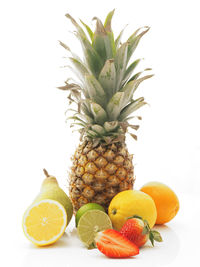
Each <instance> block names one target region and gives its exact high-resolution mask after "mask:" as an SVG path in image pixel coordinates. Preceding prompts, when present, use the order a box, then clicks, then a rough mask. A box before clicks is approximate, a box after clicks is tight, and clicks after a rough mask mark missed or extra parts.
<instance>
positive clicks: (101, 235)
mask: <svg viewBox="0 0 200 267" xmlns="http://www.w3.org/2000/svg"><path fill="white" fill-rule="evenodd" d="M95 241H96V246H97V248H98V249H99V250H100V251H101V252H102V253H103V254H104V255H106V256H107V257H110V258H127V257H131V256H135V255H137V254H139V248H138V247H137V246H136V245H135V244H133V243H132V242H131V241H129V240H128V239H127V238H126V237H124V236H123V235H121V234H120V233H119V232H117V231H116V230H113V229H107V230H104V231H102V232H98V233H97V235H96V238H95Z"/></svg>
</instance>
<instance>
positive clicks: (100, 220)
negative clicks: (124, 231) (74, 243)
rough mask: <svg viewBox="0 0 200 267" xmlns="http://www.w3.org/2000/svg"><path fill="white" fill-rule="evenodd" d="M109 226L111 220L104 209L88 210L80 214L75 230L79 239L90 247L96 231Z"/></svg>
mask: <svg viewBox="0 0 200 267" xmlns="http://www.w3.org/2000/svg"><path fill="white" fill-rule="evenodd" d="M111 228H112V222H111V220H110V218H109V216H108V215H107V214H106V213H105V212H104V211H101V210H88V211H86V212H85V213H84V214H83V215H82V216H81V218H80V220H79V223H78V227H77V230H78V235H79V238H80V240H81V241H82V242H83V243H84V244H85V245H86V246H87V247H88V248H91V247H92V246H93V247H94V239H95V236H96V234H97V232H100V231H103V230H106V229H111Z"/></svg>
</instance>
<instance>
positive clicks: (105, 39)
mask: <svg viewBox="0 0 200 267" xmlns="http://www.w3.org/2000/svg"><path fill="white" fill-rule="evenodd" d="M114 11H115V10H112V11H111V12H109V13H108V15H107V17H106V19H105V22H104V23H102V21H101V20H100V19H99V18H97V17H94V18H93V20H94V21H95V22H96V28H95V31H94V32H93V31H92V29H91V28H90V27H89V26H88V25H87V24H86V23H85V22H83V21H82V20H80V23H81V24H79V23H78V22H77V21H76V20H75V19H74V18H73V17H72V16H71V15H69V14H66V17H67V18H68V19H69V20H70V21H71V22H72V24H73V25H74V27H75V29H76V30H75V36H76V37H77V38H78V40H79V41H80V43H81V46H82V49H83V55H84V57H83V59H81V58H80V57H79V56H77V55H76V54H75V53H73V52H72V51H71V50H70V48H69V47H68V46H67V45H66V44H64V43H63V42H60V45H61V46H62V47H63V48H65V49H66V50H67V52H68V53H69V54H70V56H69V58H68V59H69V61H70V62H71V65H72V66H71V65H70V69H71V70H72V71H73V72H74V73H75V75H76V76H77V78H78V79H79V82H78V83H77V84H76V83H74V82H73V83H69V81H68V80H67V81H66V82H65V85H64V86H61V87H58V88H59V89H61V90H67V91H69V96H68V98H69V101H70V103H75V104H76V105H77V107H78V108H77V111H76V112H75V111H72V112H73V115H72V116H70V117H68V119H72V120H74V122H73V123H72V126H74V125H78V126H80V129H79V131H80V133H81V136H85V137H86V138H87V139H93V140H94V139H95V140H97V141H98V140H99V142H102V141H103V142H105V143H112V142H118V141H121V140H124V139H125V133H126V132H128V129H133V130H137V129H138V128H139V127H138V125H132V124H129V123H128V120H130V119H133V118H134V119H141V117H139V116H131V114H132V113H133V112H135V111H136V110H137V109H139V108H140V107H142V106H143V105H145V104H146V102H145V101H144V98H143V97H140V98H138V99H135V98H134V93H135V91H136V89H137V88H138V86H139V85H140V83H141V82H143V81H144V80H146V79H149V78H151V77H152V76H153V75H151V74H149V75H145V76H142V77H141V75H142V74H143V73H144V72H147V71H150V70H151V69H150V68H147V69H145V70H144V71H140V72H137V73H135V69H136V67H137V66H138V64H139V63H140V62H141V59H136V60H134V61H133V62H132V63H129V61H130V59H131V56H132V54H133V53H134V51H135V49H136V48H137V46H138V44H139V42H140V39H141V38H142V36H143V35H145V34H146V33H147V32H148V31H149V27H147V26H145V27H143V28H139V29H137V30H136V31H135V32H134V33H133V34H132V35H131V36H130V37H129V38H128V40H127V41H126V42H124V43H121V37H122V34H123V31H124V29H123V30H122V31H121V32H120V33H119V35H118V36H117V38H115V37H114V33H113V31H112V27H111V24H112V17H113V15H114ZM130 134H131V136H132V137H133V138H134V139H137V136H136V135H135V134H133V133H130Z"/></svg>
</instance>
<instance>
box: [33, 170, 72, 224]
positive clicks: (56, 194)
mask: <svg viewBox="0 0 200 267" xmlns="http://www.w3.org/2000/svg"><path fill="white" fill-rule="evenodd" d="M43 171H44V174H45V175H46V178H45V179H44V181H43V183H42V186H41V189H40V193H39V195H38V196H37V197H36V199H35V200H34V203H36V202H38V201H41V200H43V199H52V200H56V201H58V202H59V203H60V204H61V205H63V207H64V208H65V210H66V213H67V225H68V224H69V222H70V220H71V218H72V215H73V206H72V203H71V201H70V199H69V197H68V196H67V194H66V193H65V192H64V191H63V190H62V189H61V188H60V187H59V184H58V181H57V179H56V178H55V177H54V176H50V175H49V174H48V172H47V171H46V170H45V169H43Z"/></svg>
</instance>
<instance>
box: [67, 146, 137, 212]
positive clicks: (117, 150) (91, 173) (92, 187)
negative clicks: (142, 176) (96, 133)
mask: <svg viewBox="0 0 200 267" xmlns="http://www.w3.org/2000/svg"><path fill="white" fill-rule="evenodd" d="M72 160H73V166H72V168H71V173H70V198H71V200H72V203H73V207H74V212H77V210H78V209H79V208H80V207H81V206H82V205H84V204H87V203H89V202H94V203H98V204H100V205H102V206H103V207H104V208H105V210H107V209H108V206H109V203H110V201H111V199H112V198H113V197H114V196H115V195H116V194H117V193H119V192H121V191H124V190H128V189H132V188H133V184H134V167H133V164H132V155H130V154H129V153H128V150H127V148H126V145H125V143H120V142H119V143H115V144H110V145H102V144H99V145H97V146H96V147H94V146H93V143H92V142H90V141H85V142H83V143H81V144H80V145H79V147H78V148H77V150H76V152H75V154H74V156H73V158H72Z"/></svg>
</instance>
